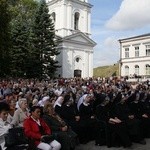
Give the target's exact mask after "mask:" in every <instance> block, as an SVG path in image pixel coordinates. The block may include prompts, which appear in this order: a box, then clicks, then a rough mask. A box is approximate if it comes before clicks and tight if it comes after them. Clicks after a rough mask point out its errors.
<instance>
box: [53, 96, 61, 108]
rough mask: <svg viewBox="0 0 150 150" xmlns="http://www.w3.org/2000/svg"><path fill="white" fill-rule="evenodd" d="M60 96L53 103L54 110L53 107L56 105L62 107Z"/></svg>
mask: <svg viewBox="0 0 150 150" xmlns="http://www.w3.org/2000/svg"><path fill="white" fill-rule="evenodd" d="M62 98H63V97H62V96H59V97H58V98H57V100H56V101H55V103H54V108H55V106H56V105H58V106H60V107H61V105H62Z"/></svg>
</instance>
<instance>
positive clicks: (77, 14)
mask: <svg viewBox="0 0 150 150" xmlns="http://www.w3.org/2000/svg"><path fill="white" fill-rule="evenodd" d="M79 17H80V14H79V13H78V12H76V13H75V14H74V29H75V30H78V29H79Z"/></svg>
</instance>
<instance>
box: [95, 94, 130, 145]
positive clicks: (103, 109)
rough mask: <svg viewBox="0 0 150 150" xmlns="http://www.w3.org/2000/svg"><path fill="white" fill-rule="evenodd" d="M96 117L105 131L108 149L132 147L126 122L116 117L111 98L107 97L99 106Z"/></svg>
mask: <svg viewBox="0 0 150 150" xmlns="http://www.w3.org/2000/svg"><path fill="white" fill-rule="evenodd" d="M96 116H97V118H98V120H99V121H100V124H101V125H103V127H104V129H105V137H104V138H106V144H107V147H112V146H120V145H123V146H124V147H130V146H131V145H132V143H131V140H130V138H129V136H128V134H127V129H126V126H125V124H124V122H122V121H121V120H120V119H118V118H117V116H116V115H115V113H114V111H113V110H112V105H109V98H108V97H107V96H106V97H105V99H104V100H103V102H102V103H101V104H100V105H98V106H97V109H96Z"/></svg>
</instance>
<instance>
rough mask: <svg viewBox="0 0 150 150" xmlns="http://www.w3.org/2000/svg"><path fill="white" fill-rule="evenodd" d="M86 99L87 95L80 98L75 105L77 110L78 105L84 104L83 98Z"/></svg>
mask: <svg viewBox="0 0 150 150" xmlns="http://www.w3.org/2000/svg"><path fill="white" fill-rule="evenodd" d="M86 97H87V94H84V95H83V96H82V97H80V99H79V101H78V103H77V108H78V110H79V107H80V105H81V104H82V103H83V102H84V100H85V98H86Z"/></svg>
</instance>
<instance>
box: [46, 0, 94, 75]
mask: <svg viewBox="0 0 150 150" xmlns="http://www.w3.org/2000/svg"><path fill="white" fill-rule="evenodd" d="M46 2H47V5H48V8H49V13H50V14H51V18H52V19H53V21H54V25H55V34H56V35H57V36H58V37H60V38H61V43H60V44H59V46H58V48H59V50H60V52H61V54H60V56H59V57H58V61H59V62H60V65H61V66H62V67H61V69H60V70H59V75H60V76H62V77H75V76H81V77H92V76H93V47H94V46H95V44H96V43H95V42H94V41H93V40H91V39H90V36H91V26H90V25H91V8H92V5H91V4H89V3H88V0H46ZM86 62H87V63H86ZM68 69H69V70H68ZM76 72H78V73H76ZM76 74H78V75H76Z"/></svg>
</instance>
